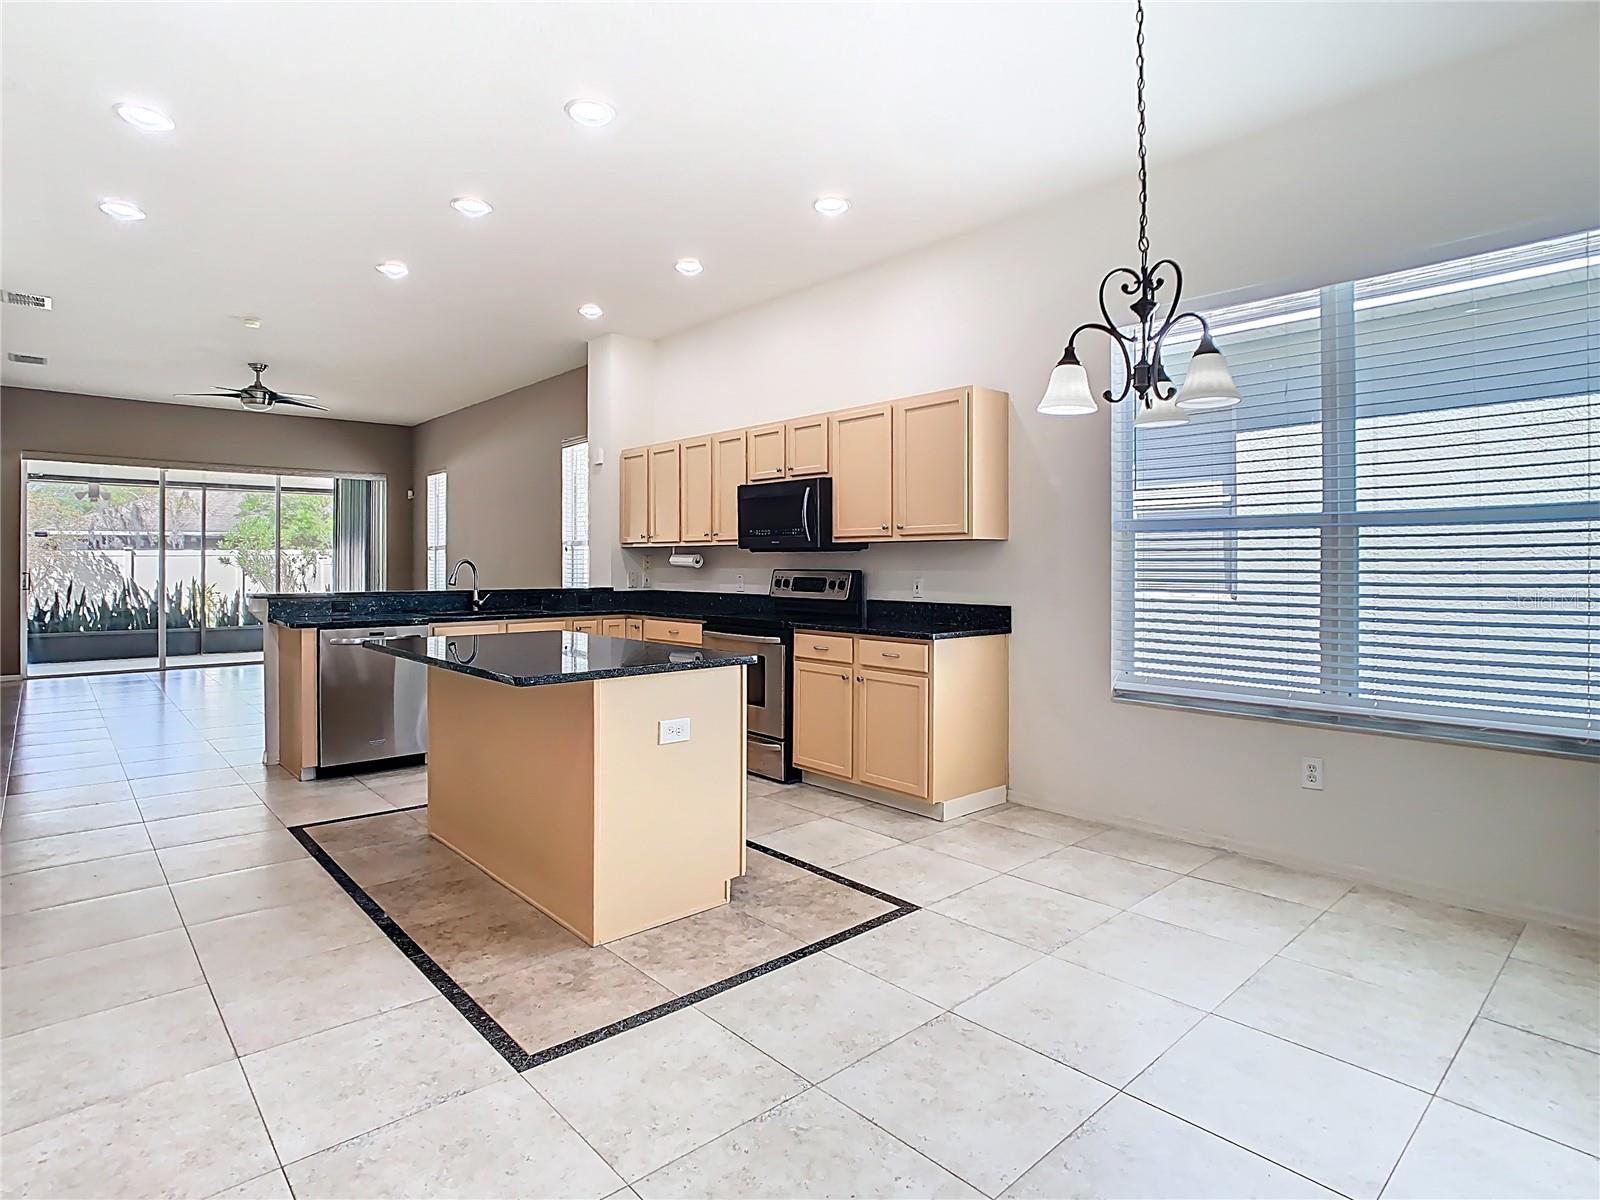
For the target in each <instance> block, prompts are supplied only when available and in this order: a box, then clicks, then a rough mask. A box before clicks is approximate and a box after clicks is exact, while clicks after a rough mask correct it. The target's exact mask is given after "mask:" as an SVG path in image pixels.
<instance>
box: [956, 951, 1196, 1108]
mask: <svg viewBox="0 0 1600 1200" xmlns="http://www.w3.org/2000/svg"><path fill="white" fill-rule="evenodd" d="M956 1012H957V1014H958V1015H960V1016H962V1017H965V1018H966V1019H967V1020H969V1021H973V1022H975V1023H976V1024H979V1025H982V1026H983V1027H984V1028H985V1029H989V1030H992V1031H993V1032H995V1033H998V1034H1000V1035H1001V1036H1002V1037H1007V1038H1010V1039H1011V1040H1012V1041H1014V1042H1020V1043H1022V1044H1023V1045H1024V1046H1028V1047H1030V1048H1031V1049H1034V1050H1037V1051H1039V1053H1041V1054H1047V1055H1049V1056H1050V1057H1051V1058H1053V1059H1055V1060H1056V1061H1057V1062H1063V1063H1066V1064H1067V1065H1068V1066H1069V1067H1075V1068H1076V1069H1077V1070H1079V1071H1082V1072H1083V1073H1084V1074H1086V1075H1092V1076H1093V1077H1094V1078H1096V1079H1098V1080H1100V1081H1101V1082H1103V1083H1108V1084H1110V1085H1111V1086H1112V1087H1122V1086H1123V1085H1124V1084H1126V1083H1127V1082H1128V1081H1129V1080H1131V1079H1132V1078H1133V1077H1134V1076H1135V1075H1137V1074H1138V1073H1139V1072H1140V1071H1142V1070H1144V1069H1145V1068H1146V1067H1147V1066H1149V1065H1150V1064H1151V1063H1152V1062H1154V1061H1155V1060H1156V1059H1157V1058H1158V1057H1160V1055H1161V1054H1162V1053H1163V1052H1165V1051H1166V1049H1167V1047H1169V1046H1171V1045H1172V1044H1173V1043H1174V1042H1176V1041H1177V1040H1178V1039H1179V1038H1180V1037H1182V1036H1183V1035H1184V1034H1185V1033H1187V1032H1188V1031H1189V1030H1190V1029H1192V1028H1193V1027H1194V1025H1195V1023H1196V1022H1198V1021H1199V1020H1200V1018H1201V1017H1202V1016H1203V1015H1204V1014H1203V1013H1202V1012H1200V1011H1199V1010H1198V1009H1193V1008H1189V1007H1188V1006H1187V1005H1183V1004H1179V1003H1178V1002H1177V1001H1175V1000H1168V999H1167V998H1166V997H1165V996H1158V995H1156V994H1155V993H1154V992H1147V991H1145V990H1144V989H1143V988H1137V987H1134V986H1133V985H1132V984H1127V983H1122V982H1120V981H1118V980H1115V979H1111V978H1109V977H1108V976H1104V975H1098V974H1096V973H1095V972H1093V971H1088V970H1085V969H1084V968H1083V967H1078V966H1074V965H1072V964H1071V963H1065V962H1062V961H1060V960H1059V959H1054V958H1044V959H1040V960H1039V961H1038V962H1036V963H1033V964H1032V965H1031V966H1027V967H1024V968H1022V970H1020V971H1018V972H1017V973H1016V974H1015V975H1012V976H1010V977H1008V978H1006V979H1003V980H1001V981H1000V982H999V983H997V984H995V985H994V986H993V987H991V988H989V989H987V990H986V991H982V992H979V993H978V994H977V995H976V996H974V997H973V998H972V999H971V1000H968V1001H967V1002H966V1003H965V1004H963V1005H961V1007H960V1008H958V1009H956Z"/></svg>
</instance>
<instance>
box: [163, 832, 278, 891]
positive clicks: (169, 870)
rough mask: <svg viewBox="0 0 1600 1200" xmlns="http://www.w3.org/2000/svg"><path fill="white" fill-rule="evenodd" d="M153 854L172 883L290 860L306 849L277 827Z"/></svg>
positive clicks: (171, 848)
mask: <svg viewBox="0 0 1600 1200" xmlns="http://www.w3.org/2000/svg"><path fill="white" fill-rule="evenodd" d="M156 855H157V856H158V857H159V858H160V860H161V869H162V870H163V871H165V872H166V876H167V879H168V880H169V881H170V882H172V883H183V882H184V881H185V880H189V879H204V878H205V877H206V876H208V875H222V874H226V873H227V872H229V871H242V870H244V869H245V868H247V867H264V866H267V865H269V864H271V863H279V862H293V861H294V860H296V859H301V858H304V857H305V856H306V852H305V848H304V847H303V846H301V845H300V843H299V842H297V841H296V840H295V839H294V836H293V835H292V834H290V833H289V831H288V830H286V829H282V828H279V829H276V830H271V831H269V832H267V833H246V834H241V835H239V836H238V837H230V838H216V839H215V840H213V841H209V842H193V843H190V844H189V845H185V846H170V847H167V848H165V849H162V850H157V851H156Z"/></svg>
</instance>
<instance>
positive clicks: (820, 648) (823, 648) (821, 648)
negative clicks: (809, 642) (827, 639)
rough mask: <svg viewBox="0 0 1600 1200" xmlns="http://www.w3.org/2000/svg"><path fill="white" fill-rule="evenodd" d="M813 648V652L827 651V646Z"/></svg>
mask: <svg viewBox="0 0 1600 1200" xmlns="http://www.w3.org/2000/svg"><path fill="white" fill-rule="evenodd" d="M811 648H812V649H813V650H826V649H827V647H826V646H812V647H811Z"/></svg>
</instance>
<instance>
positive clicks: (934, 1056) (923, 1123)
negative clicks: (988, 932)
mask: <svg viewBox="0 0 1600 1200" xmlns="http://www.w3.org/2000/svg"><path fill="white" fill-rule="evenodd" d="M821 1086H822V1090H823V1091H825V1092H827V1093H828V1094H829V1095H831V1096H833V1097H834V1098H835V1099H838V1100H841V1101H843V1102H844V1103H845V1104H847V1105H848V1106H849V1107H850V1108H852V1109H854V1110H855V1111H856V1112H858V1113H860V1114H861V1115H862V1116H864V1117H866V1118H867V1119H868V1120H869V1121H871V1122H872V1123H873V1124H874V1125H877V1126H878V1127H879V1128H881V1129H883V1130H884V1131H886V1132H887V1133H889V1134H892V1135H893V1136H894V1137H897V1138H899V1139H900V1140H901V1141H903V1142H905V1143H906V1144H907V1145H909V1146H911V1147H912V1148H913V1149H915V1150H918V1151H920V1152H921V1153H922V1154H924V1155H926V1156H927V1157H928V1158H931V1159H932V1160H933V1161H934V1162H936V1163H938V1164H939V1165H940V1166H942V1167H944V1168H945V1169H946V1170H948V1171H950V1172H952V1173H953V1174H955V1175H957V1176H959V1177H960V1178H961V1179H963V1180H965V1181H966V1182H967V1183H969V1184H971V1185H972V1186H974V1187H976V1188H978V1189H979V1190H980V1191H983V1192H985V1193H987V1194H989V1195H991V1196H993V1195H998V1194H999V1193H1000V1192H1001V1191H1003V1190H1004V1189H1005V1188H1006V1187H1007V1186H1008V1185H1010V1184H1011V1183H1013V1182H1014V1181H1015V1180H1016V1179H1017V1178H1018V1177H1020V1176H1021V1175H1022V1174H1023V1172H1024V1171H1026V1170H1027V1169H1028V1168H1029V1167H1031V1166H1032V1165H1033V1164H1034V1163H1036V1162H1037V1161H1038V1160H1039V1159H1040V1158H1041V1157H1042V1156H1043V1155H1044V1154H1045V1153H1046V1152H1047V1151H1048V1150H1049V1149H1050V1148H1051V1147H1052V1146H1054V1145H1055V1144H1056V1143H1058V1142H1059V1141H1061V1139H1062V1138H1064V1137H1066V1136H1067V1134H1069V1133H1071V1132H1072V1131H1073V1130H1074V1129H1076V1128H1077V1127H1078V1125H1079V1124H1081V1123H1082V1122H1083V1120H1084V1118H1086V1117H1088V1116H1089V1114H1090V1113H1092V1112H1094V1110H1095V1109H1097V1108H1099V1107H1100V1105H1102V1104H1103V1103H1105V1101H1106V1100H1108V1099H1110V1097H1111V1096H1112V1094H1113V1093H1112V1090H1111V1089H1110V1088H1108V1087H1106V1086H1105V1085H1104V1084H1102V1083H1099V1082H1097V1081H1095V1080H1093V1079H1090V1078H1089V1077H1088V1076H1087V1075H1083V1074H1081V1073H1080V1072H1078V1071H1074V1070H1073V1069H1072V1068H1070V1067H1066V1066H1063V1065H1062V1064H1060V1063H1058V1062H1056V1061H1055V1060H1053V1059H1050V1058H1047V1057H1045V1056H1044V1055H1042V1054H1039V1053H1036V1052H1035V1051H1033V1050H1029V1049H1027V1048H1025V1047H1023V1046H1019V1045H1017V1044H1016V1043H1015V1042H1011V1041H1007V1040H1006V1039H1005V1038H1002V1037H999V1036H997V1035H996V1034H993V1033H990V1032H989V1031H988V1030H986V1029H983V1028H981V1027H980V1026H978V1025H974V1024H973V1023H972V1022H970V1021H964V1020H962V1019H961V1018H960V1017H956V1016H951V1015H948V1014H947V1015H945V1016H943V1017H940V1018H938V1019H937V1020H935V1021H932V1022H930V1023H929V1024H927V1025H924V1026H922V1027H921V1028H919V1029H916V1030H914V1031H913V1032H911V1033H909V1034H907V1035H906V1036H905V1037H903V1038H901V1039H899V1040H898V1041H896V1042H893V1043H891V1044H890V1045H889V1046H886V1047H885V1048H884V1049H882V1050H879V1051H878V1052H877V1053H876V1054H872V1055H869V1056H868V1057H867V1058H865V1059H863V1060H862V1061H860V1062H858V1063H856V1064H855V1065H854V1066H851V1067H847V1068H846V1069H845V1070H843V1071H841V1072H839V1074H837V1075H835V1076H833V1077H832V1078H831V1079H828V1080H827V1081H825V1082H824V1083H823V1084H822V1085H821Z"/></svg>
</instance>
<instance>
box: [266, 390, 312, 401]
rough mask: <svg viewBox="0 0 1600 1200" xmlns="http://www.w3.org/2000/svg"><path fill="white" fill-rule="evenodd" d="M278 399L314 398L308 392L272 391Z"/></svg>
mask: <svg viewBox="0 0 1600 1200" xmlns="http://www.w3.org/2000/svg"><path fill="white" fill-rule="evenodd" d="M272 394H273V395H274V396H276V397H277V398H278V399H279V400H312V401H314V400H316V397H315V396H313V395H311V394H310V393H309V392H273V393H272Z"/></svg>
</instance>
